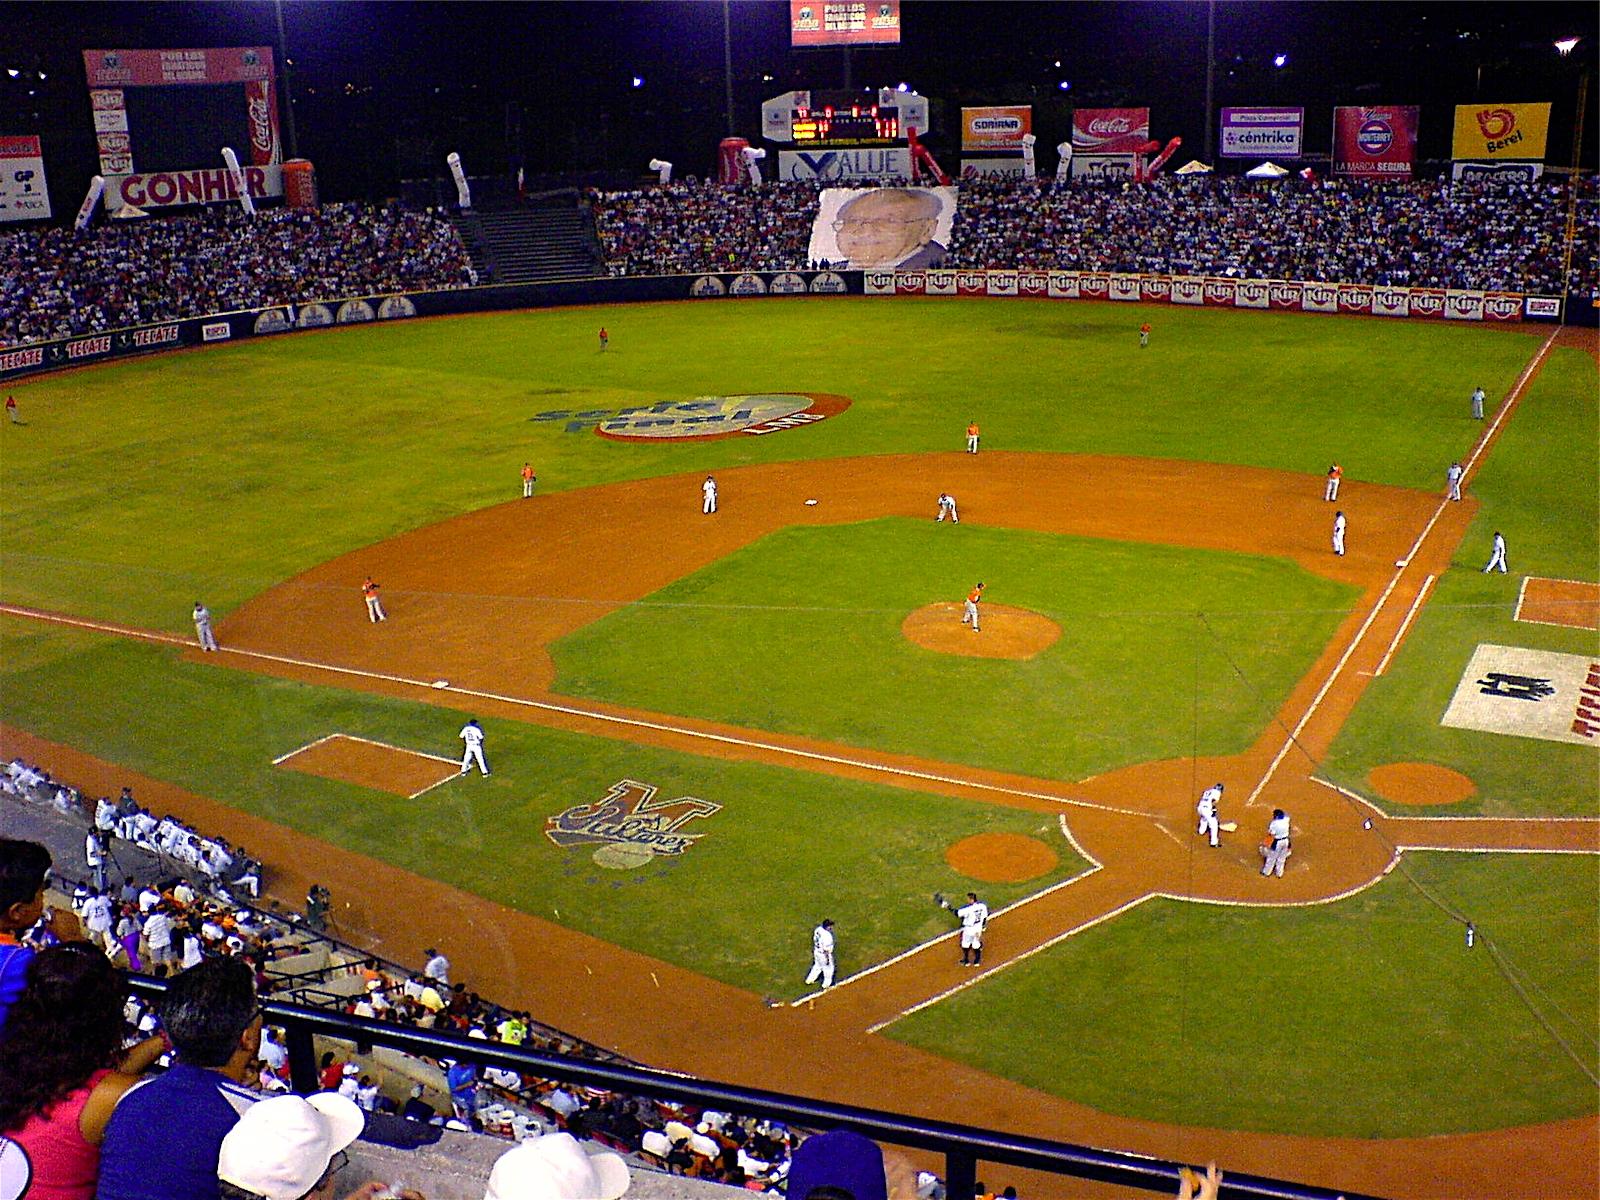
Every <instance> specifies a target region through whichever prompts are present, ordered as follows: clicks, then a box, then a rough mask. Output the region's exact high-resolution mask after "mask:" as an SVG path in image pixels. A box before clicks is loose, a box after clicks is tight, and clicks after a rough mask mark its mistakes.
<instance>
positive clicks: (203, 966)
mask: <svg viewBox="0 0 1600 1200" xmlns="http://www.w3.org/2000/svg"><path fill="white" fill-rule="evenodd" d="M160 1014H161V1025H162V1028H163V1029H165V1030H166V1033H167V1037H168V1039H169V1040H170V1041H171V1042H172V1047H173V1049H174V1050H175V1051H176V1052H177V1064H176V1065H175V1066H173V1067H172V1068H171V1069H170V1070H168V1071H167V1072H166V1073H165V1074H164V1075H158V1076H156V1077H155V1078H154V1079H149V1080H146V1081H145V1082H144V1083H141V1084H139V1085H137V1086H136V1087H134V1088H133V1089H132V1090H131V1091H129V1092H128V1093H127V1094H126V1095H125V1096H123V1098H122V1102H121V1103H120V1104H118V1105H117V1108H116V1111H115V1112H113V1113H112V1114H111V1121H110V1123H109V1124H108V1125H107V1126H106V1134H105V1140H104V1141H103V1142H102V1143H101V1146H100V1185H99V1189H98V1190H97V1191H96V1193H95V1197H96V1200H218V1189H217V1154H218V1152H219V1151H220V1149H221V1147H222V1139H223V1138H224V1137H225V1136H227V1133H228V1131H229V1130H230V1129H232V1128H233V1126H234V1124H235V1123H236V1122H237V1121H238V1120H239V1114H240V1113H242V1112H243V1111H244V1110H245V1109H246V1108H248V1107H249V1106H250V1105H251V1104H253V1103H254V1102H255V1101H256V1100H257V1099H259V1097H258V1096H257V1095H256V1093H254V1092H251V1091H248V1090H246V1089H245V1088H244V1087H241V1086H240V1085H241V1084H242V1083H243V1082H244V1081H245V1080H247V1079H250V1078H251V1077H252V1076H253V1075H254V1071H253V1070H252V1065H253V1064H254V1062H255V1059H256V1051H257V1050H258V1048H259V1047H260V1044H261V1010H260V1008H259V1007H258V1004H257V1000H256V985H255V976H254V974H253V973H252V972H251V970H250V968H249V967H248V966H247V965H246V964H245V963H244V962H242V961H240V960H239V959H236V958H208V959H206V960H205V961H204V962H202V963H200V964H199V965H198V966H195V967H191V968H190V969H189V970H187V971H185V972H183V973H182V974H181V975H178V976H177V977H176V978H174V979H173V981H172V985H171V987H169V988H168V989H167V994H166V995H165V996H164V997H162V1000H161V1005H160Z"/></svg>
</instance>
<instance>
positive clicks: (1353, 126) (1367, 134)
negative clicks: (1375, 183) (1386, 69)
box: [1333, 104, 1418, 179]
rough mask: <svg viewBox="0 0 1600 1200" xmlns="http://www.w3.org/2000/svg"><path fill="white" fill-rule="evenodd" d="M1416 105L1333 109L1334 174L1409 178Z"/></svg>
mask: <svg viewBox="0 0 1600 1200" xmlns="http://www.w3.org/2000/svg"><path fill="white" fill-rule="evenodd" d="M1417 111H1418V110H1417V106H1416V105H1415V104H1390V105H1379V106H1377V107H1373V108H1342V107H1341V108H1336V109H1334V110H1333V173H1334V174H1335V175H1350V176H1355V177H1358V178H1367V179H1410V178H1411V172H1412V169H1413V168H1414V167H1415V166H1416V162H1417Z"/></svg>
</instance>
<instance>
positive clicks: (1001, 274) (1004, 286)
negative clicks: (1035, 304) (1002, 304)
mask: <svg viewBox="0 0 1600 1200" xmlns="http://www.w3.org/2000/svg"><path fill="white" fill-rule="evenodd" d="M988 276H989V281H988V283H987V284H986V285H985V287H984V294H985V295H989V296H1015V295H1016V294H1017V273H1016V272H1015V271H990V272H988Z"/></svg>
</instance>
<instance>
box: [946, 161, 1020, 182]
mask: <svg viewBox="0 0 1600 1200" xmlns="http://www.w3.org/2000/svg"><path fill="white" fill-rule="evenodd" d="M1026 175H1027V170H1026V169H1025V168H1024V166H1023V162H1022V159H1020V158H963V159H962V160H961V178H963V179H1022V178H1024V177H1025V176H1026Z"/></svg>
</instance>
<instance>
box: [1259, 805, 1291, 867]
mask: <svg viewBox="0 0 1600 1200" xmlns="http://www.w3.org/2000/svg"><path fill="white" fill-rule="evenodd" d="M1290 853H1291V851H1290V849H1289V815H1288V814H1287V813H1286V812H1284V811H1283V809H1281V808H1275V809H1273V810H1272V820H1270V821H1268V822H1267V839H1266V841H1264V842H1262V844H1261V857H1262V862H1261V873H1262V874H1263V875H1276V876H1277V877H1278V878H1279V879H1282V878H1283V864H1284V863H1286V862H1288V861H1289V855H1290Z"/></svg>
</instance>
